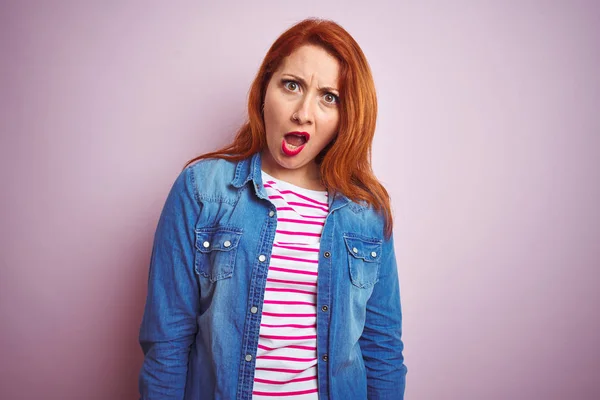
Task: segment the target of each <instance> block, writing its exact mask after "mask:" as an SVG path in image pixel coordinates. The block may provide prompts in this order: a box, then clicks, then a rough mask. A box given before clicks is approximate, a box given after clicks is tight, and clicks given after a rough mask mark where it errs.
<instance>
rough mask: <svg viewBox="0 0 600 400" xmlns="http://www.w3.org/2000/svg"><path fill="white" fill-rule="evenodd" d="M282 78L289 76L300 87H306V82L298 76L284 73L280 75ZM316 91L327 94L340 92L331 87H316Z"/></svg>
mask: <svg viewBox="0 0 600 400" xmlns="http://www.w3.org/2000/svg"><path fill="white" fill-rule="evenodd" d="M281 75H282V76H286V75H287V76H290V77H292V78H294V79H295V80H297V81H298V82H300V83H301V84H302V85H304V86H305V87H306V86H307V84H306V81H305V80H304V79H302V78H300V77H299V76H298V75H294V74H288V73H284V74H281ZM317 89H318V90H321V91H328V92H338V93H339V92H340V91H339V90H338V89H336V88H334V87H331V86H321V87H317Z"/></svg>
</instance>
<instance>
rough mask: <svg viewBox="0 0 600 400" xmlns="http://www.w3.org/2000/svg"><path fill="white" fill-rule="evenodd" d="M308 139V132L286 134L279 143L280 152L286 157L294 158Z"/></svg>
mask: <svg viewBox="0 0 600 400" xmlns="http://www.w3.org/2000/svg"><path fill="white" fill-rule="evenodd" d="M309 139H310V134H309V133H308V132H288V133H286V134H285V136H284V137H283V140H282V141H281V151H283V153H284V154H285V155H287V156H295V155H296V154H298V153H300V152H301V151H302V149H303V148H304V145H305V144H306V143H308V140H309Z"/></svg>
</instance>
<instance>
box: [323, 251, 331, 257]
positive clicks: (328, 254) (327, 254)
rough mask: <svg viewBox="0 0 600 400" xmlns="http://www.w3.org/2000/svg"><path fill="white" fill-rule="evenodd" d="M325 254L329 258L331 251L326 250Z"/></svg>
mask: <svg viewBox="0 0 600 400" xmlns="http://www.w3.org/2000/svg"><path fill="white" fill-rule="evenodd" d="M323 255H324V256H325V258H329V257H331V253H330V252H328V251H326V252H325V254H323Z"/></svg>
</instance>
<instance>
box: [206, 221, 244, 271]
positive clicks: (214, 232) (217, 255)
mask: <svg viewBox="0 0 600 400" xmlns="http://www.w3.org/2000/svg"><path fill="white" fill-rule="evenodd" d="M241 236H242V230H241V229H238V228H232V227H211V228H200V229H196V260H195V268H196V273H197V274H199V275H202V276H204V277H206V278H208V279H209V280H210V281H211V282H215V281H218V280H220V279H225V278H230V277H231V275H232V274H233V267H234V265H235V256H236V253H237V248H238V244H239V241H240V238H241Z"/></svg>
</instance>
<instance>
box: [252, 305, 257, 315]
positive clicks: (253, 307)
mask: <svg viewBox="0 0 600 400" xmlns="http://www.w3.org/2000/svg"><path fill="white" fill-rule="evenodd" d="M250 312H251V313H252V314H256V313H257V312H258V307H255V306H252V307H251V308H250Z"/></svg>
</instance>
